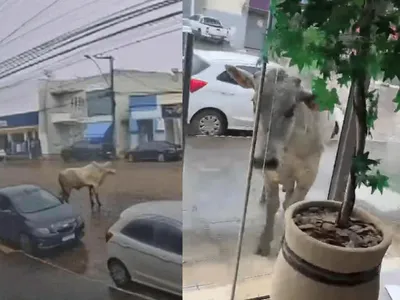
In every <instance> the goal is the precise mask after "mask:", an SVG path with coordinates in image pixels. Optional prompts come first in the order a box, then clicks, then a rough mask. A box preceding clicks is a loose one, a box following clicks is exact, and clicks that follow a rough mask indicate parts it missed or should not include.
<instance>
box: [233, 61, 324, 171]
mask: <svg viewBox="0 0 400 300" xmlns="http://www.w3.org/2000/svg"><path fill="white" fill-rule="evenodd" d="M225 68H226V70H227V72H228V73H229V75H230V76H231V77H232V78H233V79H234V80H235V81H236V82H237V83H238V84H239V85H240V86H241V87H243V88H247V89H253V90H255V91H257V90H258V88H259V85H260V81H261V72H258V73H256V74H254V75H252V74H251V73H249V72H247V71H245V70H242V69H240V68H237V67H234V66H231V65H226V66H225ZM256 95H257V93H255V94H254V98H253V99H252V101H253V108H254V111H255V104H256ZM260 99H261V100H260V101H261V106H260V127H259V132H258V136H257V140H258V142H257V149H256V153H255V160H254V166H255V167H256V168H262V167H263V164H264V157H265V167H266V169H267V170H271V171H274V170H276V169H277V168H278V166H279V164H280V162H281V160H282V157H283V153H284V151H285V148H286V147H285V145H286V142H287V141H288V139H289V138H290V136H291V134H292V132H293V129H294V126H295V120H296V117H297V115H298V111H299V110H296V108H297V107H298V106H299V104H300V103H304V104H305V105H307V106H308V108H309V109H312V110H317V109H318V107H317V105H316V103H315V102H314V99H315V96H314V95H313V94H312V93H309V92H307V91H305V90H304V89H303V88H302V86H301V80H300V79H299V78H297V77H293V76H289V75H288V74H287V73H286V72H285V70H283V69H269V70H268V69H267V72H266V74H265V82H264V89H263V93H262V95H261V98H260ZM272 101H274V104H273V108H272V120H271V128H268V127H269V118H270V115H271V114H270V111H271V107H272ZM268 131H269V132H270V133H269V143H268V149H266V133H267V132H268ZM265 152H267V153H266V155H265Z"/></svg>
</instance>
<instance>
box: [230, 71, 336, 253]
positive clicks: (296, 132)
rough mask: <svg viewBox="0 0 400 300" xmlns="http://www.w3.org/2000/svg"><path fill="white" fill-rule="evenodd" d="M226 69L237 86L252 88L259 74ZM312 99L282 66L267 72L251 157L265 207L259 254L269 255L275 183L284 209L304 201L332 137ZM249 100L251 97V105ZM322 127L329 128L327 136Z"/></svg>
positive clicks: (276, 199)
mask: <svg viewBox="0 0 400 300" xmlns="http://www.w3.org/2000/svg"><path fill="white" fill-rule="evenodd" d="M226 70H227V71H228V73H229V74H230V76H232V78H233V79H234V80H236V82H237V83H238V84H239V85H240V86H242V87H244V88H251V89H254V90H255V91H257V90H258V87H259V84H260V77H261V73H260V72H259V73H256V74H254V75H252V74H250V73H249V72H247V71H245V70H242V69H240V68H237V67H234V66H230V65H227V66H226ZM314 99H315V96H314V95H313V94H312V93H310V92H308V91H306V90H304V88H303V87H302V85H301V80H300V79H299V78H298V77H294V76H289V75H288V74H287V73H286V71H285V70H283V69H270V70H267V72H266V76H265V82H264V90H263V94H262V95H261V100H260V101H261V103H260V123H259V131H258V136H257V147H256V152H255V157H254V167H255V168H259V169H264V180H265V181H264V187H265V193H266V209H267V216H266V217H267V218H266V224H265V226H264V230H263V232H262V234H261V237H260V241H259V245H258V248H257V254H259V255H262V256H267V255H269V254H270V250H271V246H270V244H271V242H272V240H273V238H274V237H273V232H274V223H275V214H276V212H277V211H278V209H279V207H280V200H279V184H281V185H282V186H283V190H284V191H285V200H284V202H283V209H284V210H286V208H287V207H289V206H290V205H291V204H293V203H296V202H298V201H302V200H304V199H305V197H306V195H307V193H308V191H309V190H310V188H311V186H312V185H313V183H314V181H315V178H316V176H317V173H318V167H319V162H320V158H321V155H322V152H323V149H324V144H325V143H326V141H327V139H328V140H329V139H330V138H331V137H332V136H333V134H332V133H333V131H334V130H333V129H334V128H335V122H334V121H332V120H329V119H328V117H327V112H326V111H322V112H320V111H319V109H318V107H317V104H316V103H315V101H314ZM255 101H256V100H255V99H253V103H255ZM272 103H273V106H272ZM271 109H272V119H271V127H270V128H269V124H270V123H269V121H270V116H271V114H270V112H271ZM327 130H328V132H329V131H330V132H329V136H328V138H327V135H326V131H327ZM268 131H269V142H268V148H267V147H266V133H267V132H268ZM264 201H265V200H264Z"/></svg>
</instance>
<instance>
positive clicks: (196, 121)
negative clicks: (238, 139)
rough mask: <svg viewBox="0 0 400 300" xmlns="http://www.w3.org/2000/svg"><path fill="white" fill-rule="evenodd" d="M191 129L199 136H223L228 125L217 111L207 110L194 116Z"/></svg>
mask: <svg viewBox="0 0 400 300" xmlns="http://www.w3.org/2000/svg"><path fill="white" fill-rule="evenodd" d="M191 127H192V129H193V131H194V132H195V134H199V135H223V134H225V132H226V128H227V124H226V121H225V118H224V117H223V116H222V114H221V113H220V112H219V111H217V110H215V109H206V110H203V111H201V112H199V113H198V114H196V115H195V116H194V118H193V119H192V122H191Z"/></svg>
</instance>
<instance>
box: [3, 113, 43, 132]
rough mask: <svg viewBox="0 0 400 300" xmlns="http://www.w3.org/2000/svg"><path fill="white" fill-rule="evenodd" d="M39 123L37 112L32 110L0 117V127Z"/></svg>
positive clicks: (27, 125)
mask: <svg viewBox="0 0 400 300" xmlns="http://www.w3.org/2000/svg"><path fill="white" fill-rule="evenodd" d="M38 124H39V112H37V111H32V112H28V113H22V114H14V115H9V116H1V117H0V128H12V127H29V126H37V125H38Z"/></svg>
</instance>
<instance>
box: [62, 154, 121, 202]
mask: <svg viewBox="0 0 400 300" xmlns="http://www.w3.org/2000/svg"><path fill="white" fill-rule="evenodd" d="M110 166H111V162H105V163H97V162H95V161H92V162H91V163H90V164H88V165H86V166H84V167H81V168H67V169H64V170H62V171H60V173H59V174H58V182H59V184H60V187H61V199H62V200H64V201H66V202H68V200H69V197H70V195H71V192H72V190H74V189H76V190H80V189H81V188H83V187H88V188H89V199H90V205H91V207H92V208H93V206H94V201H93V194H94V195H95V197H96V202H97V205H98V206H99V207H100V206H101V202H100V199H99V187H100V186H101V185H102V184H103V182H104V179H105V178H106V177H107V175H109V174H115V173H116V170H115V169H112V168H110Z"/></svg>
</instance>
